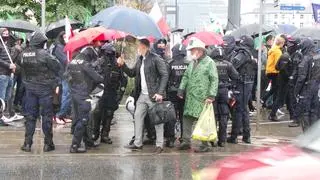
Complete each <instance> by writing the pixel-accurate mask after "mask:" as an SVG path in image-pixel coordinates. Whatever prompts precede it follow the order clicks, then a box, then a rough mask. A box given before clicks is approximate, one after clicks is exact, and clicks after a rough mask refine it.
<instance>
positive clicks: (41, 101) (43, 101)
mask: <svg viewBox="0 0 320 180" xmlns="http://www.w3.org/2000/svg"><path fill="white" fill-rule="evenodd" d="M46 41H47V38H46V36H45V35H44V34H42V33H40V32H35V33H34V34H33V35H32V37H31V39H30V47H28V48H26V49H25V50H24V51H23V52H22V57H21V60H20V62H18V63H17V64H18V65H19V66H21V68H22V78H23V84H24V86H25V88H26V94H25V107H24V109H25V118H26V122H25V127H26V131H25V141H24V145H23V146H22V147H21V149H22V150H23V151H27V152H29V151H31V145H32V144H33V141H32V139H33V134H34V132H35V128H36V120H37V118H38V117H39V111H40V115H41V117H42V118H41V119H42V130H43V133H44V136H45V137H44V144H45V145H44V151H51V150H54V149H55V147H54V144H53V140H52V136H53V135H52V117H53V93H54V88H55V87H57V85H58V81H59V73H58V72H61V70H62V68H61V65H60V64H59V61H58V60H56V59H55V58H54V57H53V56H51V55H50V54H49V53H48V52H47V51H46V50H44V49H43V46H44V44H45V42H46ZM40 107H41V109H40Z"/></svg>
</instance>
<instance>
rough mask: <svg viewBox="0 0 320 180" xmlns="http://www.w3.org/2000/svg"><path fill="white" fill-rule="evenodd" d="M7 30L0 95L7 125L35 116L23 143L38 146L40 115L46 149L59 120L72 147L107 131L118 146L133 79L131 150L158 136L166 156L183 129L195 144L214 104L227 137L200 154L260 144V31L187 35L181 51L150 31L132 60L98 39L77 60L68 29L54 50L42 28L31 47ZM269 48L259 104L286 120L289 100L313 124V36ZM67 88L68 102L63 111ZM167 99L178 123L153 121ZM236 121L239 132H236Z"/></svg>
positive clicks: (316, 59)
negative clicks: (118, 114) (115, 130)
mask: <svg viewBox="0 0 320 180" xmlns="http://www.w3.org/2000/svg"><path fill="white" fill-rule="evenodd" d="M0 34H1V37H2V39H3V40H4V42H5V44H2V45H1V46H0V98H1V99H3V100H4V101H5V103H6V104H7V106H6V111H4V112H1V124H3V125H5V124H6V123H10V122H11V121H14V120H17V119H22V118H25V121H26V122H25V141H24V144H23V146H22V147H21V150H23V151H26V152H30V151H31V147H32V144H33V135H34V132H35V128H36V122H37V119H39V118H40V115H41V120H42V129H43V132H44V136H45V137H44V147H43V150H44V151H45V152H48V151H52V150H54V149H55V146H54V143H53V131H52V129H53V128H52V123H53V121H54V122H56V123H58V124H65V123H72V125H71V133H72V134H73V139H72V142H71V146H70V153H83V152H86V151H87V149H88V148H94V147H97V146H99V143H98V142H97V141H98V139H99V138H100V142H101V143H107V144H112V139H111V138H110V126H111V122H112V119H113V117H114V113H115V111H116V110H117V109H118V108H119V104H120V101H121V99H122V98H123V95H124V92H125V89H126V86H127V82H128V77H133V78H135V86H134V90H133V92H132V94H131V96H132V97H133V99H134V106H135V109H134V112H133V114H134V137H133V139H132V141H131V142H130V143H129V144H128V145H127V146H125V148H128V149H131V150H141V149H142V147H143V145H145V144H150V143H151V144H154V145H155V146H156V148H155V153H157V154H158V153H161V152H162V151H163V148H164V147H165V146H166V147H169V148H173V147H174V146H175V143H176V137H177V136H178V137H180V138H179V140H180V143H179V146H178V149H179V150H188V149H191V134H192V128H193V125H194V123H196V122H197V120H198V118H199V116H200V114H201V112H202V110H203V108H204V105H205V104H213V105H214V112H215V116H216V117H215V118H216V121H217V124H218V129H217V131H218V141H217V144H215V143H214V142H202V144H201V145H200V146H199V147H198V148H196V150H195V151H196V152H208V151H210V145H212V146H215V145H218V146H220V147H224V146H225V143H226V142H228V143H233V144H237V143H238V136H239V135H241V136H242V141H243V142H244V143H248V144H250V143H251V130H250V113H249V112H250V111H254V110H255V106H254V103H253V102H254V101H256V90H257V88H256V84H257V71H258V66H257V58H258V57H257V56H258V51H257V49H256V48H255V47H254V40H253V38H252V37H251V36H248V35H245V36H241V37H240V38H239V39H236V38H235V37H233V36H224V37H223V40H224V44H223V45H215V46H207V45H206V44H205V43H204V42H202V41H201V40H200V39H197V38H191V39H190V41H189V43H188V45H187V46H185V45H183V43H178V44H176V45H175V46H174V47H172V48H171V52H172V53H171V56H168V51H167V49H168V46H167V40H165V39H160V40H156V41H155V43H153V44H152V43H151V42H150V40H148V39H147V38H142V39H139V40H138V48H137V54H138V56H137V59H136V64H135V66H134V67H130V66H129V65H127V64H126V63H125V58H124V57H125V56H124V55H123V54H121V53H122V52H117V50H116V48H115V44H114V43H113V42H109V41H108V42H101V41H98V40H94V41H93V42H91V43H90V44H89V45H86V46H85V47H82V48H81V49H80V50H79V51H78V52H77V53H74V54H73V58H72V59H71V60H70V62H69V61H68V55H67V53H66V52H64V46H65V39H64V32H61V33H60V34H59V35H58V37H57V39H56V41H55V42H54V43H52V45H51V47H50V48H49V50H46V49H45V46H46V43H47V42H48V39H47V37H46V36H45V35H44V34H43V33H40V32H34V33H33V34H32V35H31V37H30V38H28V39H27V40H26V42H25V45H22V40H21V39H19V38H17V39H16V41H15V44H14V45H12V44H10V43H9V41H8V37H9V31H8V30H7V29H2V31H1V32H0ZM262 46H263V47H262V49H263V56H262V77H261V91H262V92H263V93H262V96H261V99H262V100H261V102H258V103H262V105H263V107H266V108H269V109H271V112H270V115H269V120H271V121H279V118H278V117H277V112H278V111H279V110H280V109H281V108H282V107H284V105H286V107H287V109H288V111H289V114H290V119H291V120H292V123H290V124H289V126H290V127H298V126H302V129H303V130H304V131H305V130H307V129H308V128H309V127H310V126H311V125H312V124H313V123H314V122H315V121H317V119H318V118H319V116H320V111H319V107H320V106H319V87H320V55H319V54H317V51H316V48H315V46H314V43H313V41H312V40H311V39H309V38H304V39H298V38H293V37H290V36H287V35H279V36H276V37H275V36H273V35H268V36H266V38H265V42H264V43H263V45H262ZM188 52H190V53H188ZM11 60H12V61H11ZM98 86H99V87H100V88H102V89H103V95H102V97H101V98H100V99H99V101H98V103H97V105H96V106H94V107H93V106H92V96H91V94H92V92H93V91H94V90H95V89H96V88H97V87H98ZM268 86H270V87H268ZM14 90H15V91H14ZM57 94H60V96H61V100H60V101H61V103H60V107H59V108H58V110H56V111H55V110H54V109H55V108H54V97H55V96H56V95H57ZM163 101H171V102H172V103H173V104H174V107H175V111H176V121H169V122H165V123H160V124H152V123H150V122H151V121H150V118H152V117H150V116H148V110H149V109H151V108H152V107H153V106H155V104H157V103H161V102H163ZM13 107H15V108H13ZM14 111H16V112H19V113H20V114H21V115H18V113H14ZM22 115H23V116H22ZM71 119H72V120H71ZM228 120H231V121H232V130H231V134H230V136H229V137H228V138H227V135H228V134H227V124H228ZM176 122H179V123H180V125H181V128H180V129H181V131H180V134H179V135H176V133H175V129H176Z"/></svg>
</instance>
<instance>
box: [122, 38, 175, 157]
mask: <svg viewBox="0 0 320 180" xmlns="http://www.w3.org/2000/svg"><path fill="white" fill-rule="evenodd" d="M138 53H139V56H138V61H137V63H136V65H135V67H134V68H133V69H130V68H128V66H127V65H126V64H125V63H124V60H123V57H120V58H118V64H119V65H120V66H123V70H124V72H125V73H126V74H127V75H128V76H130V77H136V78H135V86H136V87H135V92H136V94H135V96H136V97H138V101H137V103H136V111H135V115H134V117H135V141H134V144H132V145H128V146H126V148H128V149H132V150H139V149H142V138H143V126H144V118H145V117H146V115H147V112H148V109H150V108H151V107H152V106H153V105H154V104H155V103H156V102H162V100H163V98H164V95H165V91H166V86H167V82H168V78H169V74H168V69H167V66H166V64H165V62H164V61H163V60H162V59H161V58H160V57H159V56H158V55H156V54H154V53H153V52H151V51H150V41H149V40H148V39H141V40H139V46H138ZM155 129H156V134H157V140H156V146H157V147H156V149H155V153H157V154H158V153H161V152H162V151H163V139H164V138H163V124H159V125H155Z"/></svg>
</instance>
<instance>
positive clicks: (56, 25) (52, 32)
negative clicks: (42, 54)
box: [46, 19, 83, 39]
mask: <svg viewBox="0 0 320 180" xmlns="http://www.w3.org/2000/svg"><path fill="white" fill-rule="evenodd" d="M69 21H70V25H71V27H72V28H73V29H77V28H80V27H81V26H82V25H83V24H82V23H81V22H79V21H75V20H69ZM65 26H66V20H65V19H61V20H59V21H56V22H53V23H51V24H49V25H48V26H47V28H46V35H47V37H48V38H50V39H54V38H56V37H57V36H58V35H59V33H60V32H61V31H64V29H65Z"/></svg>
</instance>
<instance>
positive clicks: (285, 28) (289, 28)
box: [276, 24, 298, 34]
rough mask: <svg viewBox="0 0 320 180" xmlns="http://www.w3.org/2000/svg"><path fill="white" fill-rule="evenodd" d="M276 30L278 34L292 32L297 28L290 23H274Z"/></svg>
mask: <svg viewBox="0 0 320 180" xmlns="http://www.w3.org/2000/svg"><path fill="white" fill-rule="evenodd" d="M276 28H277V32H278V33H280V34H292V33H293V32H295V31H296V30H297V29H298V28H297V27H296V26H294V25H292V24H278V25H276Z"/></svg>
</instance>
